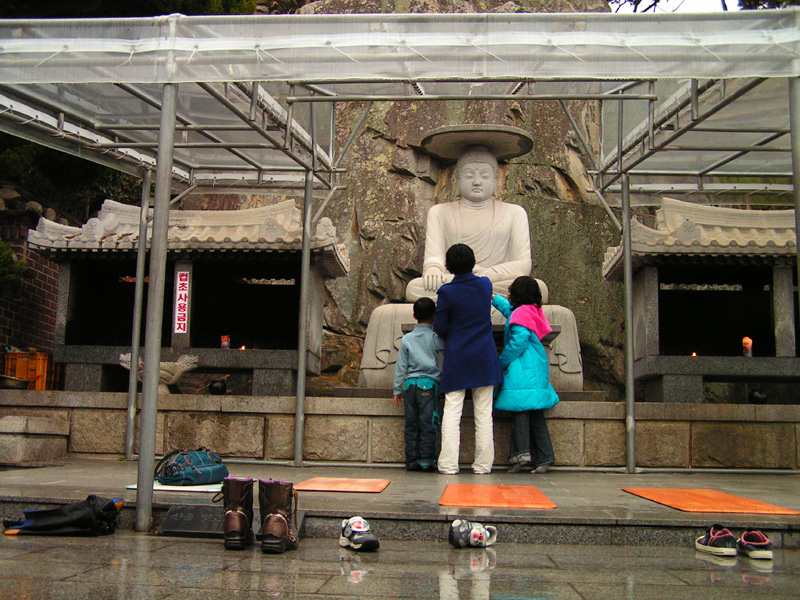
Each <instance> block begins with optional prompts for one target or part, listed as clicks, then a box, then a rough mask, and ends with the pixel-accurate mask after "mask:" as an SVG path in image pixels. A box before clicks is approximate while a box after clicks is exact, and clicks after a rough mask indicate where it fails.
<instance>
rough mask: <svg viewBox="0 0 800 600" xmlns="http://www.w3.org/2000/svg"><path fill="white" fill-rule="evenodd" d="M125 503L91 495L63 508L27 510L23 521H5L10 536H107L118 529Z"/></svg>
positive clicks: (4, 524) (115, 499)
mask: <svg viewBox="0 0 800 600" xmlns="http://www.w3.org/2000/svg"><path fill="white" fill-rule="evenodd" d="M122 505H123V501H122V500H121V499H120V498H113V499H110V500H109V499H108V498H101V497H100V496H95V495H90V496H88V497H87V498H86V500H82V501H81V502H75V503H73V504H67V505H66V506H61V507H59V508H47V509H42V510H36V509H31V510H26V511H24V512H23V515H24V516H23V517H22V518H21V519H19V520H16V521H15V520H13V519H3V526H4V527H5V528H6V531H5V532H4V533H5V534H6V535H86V536H95V535H107V534H109V533H114V531H116V529H117V518H118V517H119V510H120V509H121V508H122Z"/></svg>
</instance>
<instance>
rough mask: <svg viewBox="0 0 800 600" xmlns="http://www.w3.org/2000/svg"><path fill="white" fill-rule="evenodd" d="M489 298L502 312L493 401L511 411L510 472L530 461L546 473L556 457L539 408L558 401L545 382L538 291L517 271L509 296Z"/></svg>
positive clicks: (546, 371)
mask: <svg viewBox="0 0 800 600" xmlns="http://www.w3.org/2000/svg"><path fill="white" fill-rule="evenodd" d="M492 304H493V305H494V307H495V308H496V309H497V310H499V311H500V312H501V313H502V314H503V316H504V317H505V318H506V328H505V333H504V336H503V343H504V347H503V352H502V354H501V355H500V364H501V365H502V367H503V377H504V381H503V387H502V388H501V389H500V392H499V394H498V395H497V399H496V400H495V404H494V407H495V408H496V409H498V410H507V411H511V412H512V413H513V421H512V425H511V451H510V456H509V461H510V462H511V468H510V469H509V473H517V472H518V471H520V470H522V469H523V468H525V467H527V466H529V465H531V463H533V466H534V469H533V471H531V472H532V473H546V472H547V469H548V467H549V466H550V465H552V464H553V463H554V462H555V455H554V453H553V444H552V443H551V441H550V432H549V431H548V430H547V422H546V421H545V419H544V411H545V409H548V408H553V407H554V406H555V405H556V403H557V402H558V394H556V391H555V390H554V389H553V386H552V385H551V384H550V371H549V368H550V365H549V361H548V360H547V353H546V352H545V349H544V346H543V345H542V342H541V339H542V338H543V337H544V336H545V335H547V334H548V333H550V332H551V331H552V328H551V327H550V324H549V323H548V322H547V318H546V317H545V316H544V312H542V293H541V291H540V289H539V284H538V283H536V280H535V279H532V278H531V277H518V278H517V279H515V280H514V282H513V283H512V284H511V285H510V286H509V288H508V300H506V299H505V298H503V297H502V296H494V297H493V298H492Z"/></svg>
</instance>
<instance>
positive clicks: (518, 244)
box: [406, 146, 531, 302]
mask: <svg viewBox="0 0 800 600" xmlns="http://www.w3.org/2000/svg"><path fill="white" fill-rule="evenodd" d="M498 169H499V167H498V164H497V158H496V157H495V156H494V155H493V154H492V153H491V152H490V151H489V149H488V148H487V147H486V146H469V147H467V148H466V150H465V151H464V153H463V154H462V155H461V156H460V157H459V159H458V162H457V163H456V171H455V176H456V182H457V184H458V190H459V192H460V194H461V199H460V200H458V201H456V202H447V203H444V204H437V205H436V206H433V207H432V208H431V209H430V211H428V225H427V233H426V236H425V260H424V262H423V264H422V277H418V278H417V279H413V280H411V281H410V282H409V283H408V286H407V287H406V299H407V300H408V301H409V302H413V301H415V300H416V299H417V298H420V297H423V296H428V297H432V298H435V297H436V291H437V290H438V289H439V287H440V286H442V285H443V284H445V283H447V282H448V281H450V280H451V279H452V275H450V274H449V273H448V272H447V270H446V269H445V267H444V255H445V253H446V252H447V249H448V248H449V247H450V246H452V245H453V244H457V243H462V244H466V245H467V246H469V247H470V248H472V251H473V252H475V261H476V263H475V268H474V269H473V272H474V273H475V274H476V275H478V276H482V277H488V278H489V280H490V281H491V282H492V285H493V286H494V291H495V292H497V293H499V294H503V295H506V293H507V291H508V286H509V285H510V284H511V282H512V281H514V279H516V278H517V277H519V276H520V275H530V272H531V243H530V230H529V227H528V215H527V214H526V213H525V209H524V208H522V207H521V206H518V205H516V204H508V203H506V202H501V201H499V200H497V199H496V198H495V197H494V193H495V190H496V188H497V173H498Z"/></svg>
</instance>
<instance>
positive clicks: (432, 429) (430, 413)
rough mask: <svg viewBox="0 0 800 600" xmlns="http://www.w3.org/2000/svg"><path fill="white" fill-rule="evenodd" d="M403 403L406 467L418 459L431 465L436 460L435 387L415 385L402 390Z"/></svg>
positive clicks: (436, 400)
mask: <svg viewBox="0 0 800 600" xmlns="http://www.w3.org/2000/svg"><path fill="white" fill-rule="evenodd" d="M403 403H404V404H405V440H406V467H413V466H414V465H415V464H418V463H419V462H420V461H423V462H426V463H428V464H430V465H433V464H434V462H435V460H436V437H437V425H436V421H435V419H436V415H437V414H438V411H437V410H436V405H437V404H438V394H437V390H436V388H435V387H434V388H431V389H428V390H423V389H420V388H418V387H417V386H416V385H413V384H412V385H410V386H408V389H406V391H405V392H403Z"/></svg>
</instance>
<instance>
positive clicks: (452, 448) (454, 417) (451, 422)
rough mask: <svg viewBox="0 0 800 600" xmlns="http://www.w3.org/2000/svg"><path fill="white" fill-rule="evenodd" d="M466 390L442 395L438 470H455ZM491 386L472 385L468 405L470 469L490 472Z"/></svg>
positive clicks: (452, 471)
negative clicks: (472, 454) (471, 440)
mask: <svg viewBox="0 0 800 600" xmlns="http://www.w3.org/2000/svg"><path fill="white" fill-rule="evenodd" d="M465 392H466V390H455V391H452V392H447V393H446V394H445V395H444V414H443V415H442V450H441V452H440V453H439V462H438V465H439V472H440V473H444V474H447V475H455V474H456V473H458V451H459V445H460V442H461V412H462V410H463V409H464V393H465ZM493 392H494V386H492V385H489V386H486V387H480V388H474V389H473V390H472V406H473V411H474V414H475V462H473V463H472V471H473V472H474V473H477V474H483V473H491V471H492V464H493V463H494V436H493V429H492V395H493Z"/></svg>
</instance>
